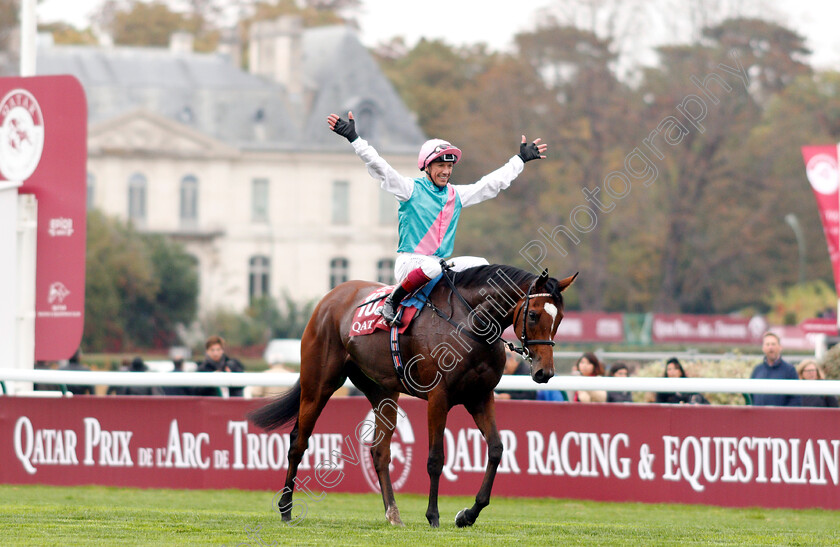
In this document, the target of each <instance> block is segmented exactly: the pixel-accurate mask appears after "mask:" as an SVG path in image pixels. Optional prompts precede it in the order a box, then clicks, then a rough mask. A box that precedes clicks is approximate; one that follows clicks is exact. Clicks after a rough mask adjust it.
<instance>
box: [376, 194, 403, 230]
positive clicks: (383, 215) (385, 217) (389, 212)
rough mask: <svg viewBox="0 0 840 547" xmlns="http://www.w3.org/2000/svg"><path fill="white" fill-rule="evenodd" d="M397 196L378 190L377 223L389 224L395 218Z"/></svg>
mask: <svg viewBox="0 0 840 547" xmlns="http://www.w3.org/2000/svg"><path fill="white" fill-rule="evenodd" d="M397 203H398V202H397V198H395V197H394V194H392V193H391V192H386V191H385V190H380V191H379V224H381V225H383V226H390V225H392V224H394V222H395V221H396V220H397Z"/></svg>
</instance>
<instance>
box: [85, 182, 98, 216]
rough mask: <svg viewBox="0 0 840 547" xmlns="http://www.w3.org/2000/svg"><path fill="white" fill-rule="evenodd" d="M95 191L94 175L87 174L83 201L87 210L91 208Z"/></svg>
mask: <svg viewBox="0 0 840 547" xmlns="http://www.w3.org/2000/svg"><path fill="white" fill-rule="evenodd" d="M95 192H96V177H94V176H93V173H88V174H87V199H86V201H85V203H86V204H87V208H88V210H90V209H93V198H94V196H95Z"/></svg>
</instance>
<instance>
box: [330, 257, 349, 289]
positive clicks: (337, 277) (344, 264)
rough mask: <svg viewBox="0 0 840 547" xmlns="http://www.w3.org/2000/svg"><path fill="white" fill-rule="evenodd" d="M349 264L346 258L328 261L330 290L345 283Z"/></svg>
mask: <svg viewBox="0 0 840 547" xmlns="http://www.w3.org/2000/svg"><path fill="white" fill-rule="evenodd" d="M349 268H350V263H349V262H348V261H347V259H346V258H333V259H332V260H330V288H331V289H334V288H336V287H337V286H339V285H341V284H342V283H344V282H345V281H347V272H348V270H349Z"/></svg>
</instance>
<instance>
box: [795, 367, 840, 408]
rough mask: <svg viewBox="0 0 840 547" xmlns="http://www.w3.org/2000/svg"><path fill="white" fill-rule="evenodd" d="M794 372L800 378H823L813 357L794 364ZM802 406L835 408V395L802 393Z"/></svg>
mask: <svg viewBox="0 0 840 547" xmlns="http://www.w3.org/2000/svg"><path fill="white" fill-rule="evenodd" d="M796 372H797V373H798V374H799V379H800V380H825V373H823V370H822V368H821V367H820V366H819V365H818V364H817V362H816V361H814V360H813V359H805V360H804V361H802V362H801V363H799V364H798V365H796ZM802 406H824V407H832V408H837V406H838V405H837V397H835V396H834V395H803V396H802Z"/></svg>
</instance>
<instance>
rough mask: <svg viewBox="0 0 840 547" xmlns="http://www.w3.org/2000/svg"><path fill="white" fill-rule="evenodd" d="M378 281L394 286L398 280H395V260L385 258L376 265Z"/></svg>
mask: <svg viewBox="0 0 840 547" xmlns="http://www.w3.org/2000/svg"><path fill="white" fill-rule="evenodd" d="M376 280H377V281H379V282H380V283H385V284H386V285H394V284H395V283H396V282H397V280H396V279H395V278H394V260H393V259H391V258H383V259H382V260H380V261H378V262H377V263H376Z"/></svg>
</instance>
